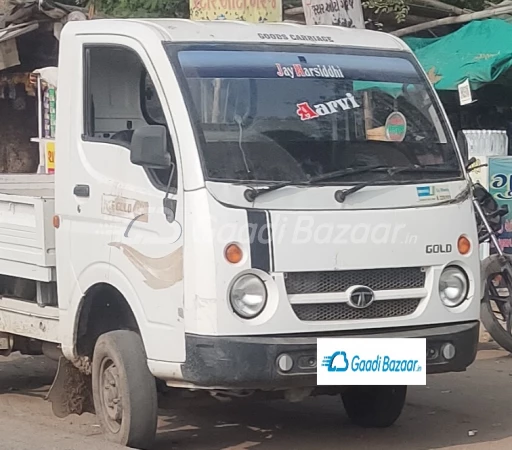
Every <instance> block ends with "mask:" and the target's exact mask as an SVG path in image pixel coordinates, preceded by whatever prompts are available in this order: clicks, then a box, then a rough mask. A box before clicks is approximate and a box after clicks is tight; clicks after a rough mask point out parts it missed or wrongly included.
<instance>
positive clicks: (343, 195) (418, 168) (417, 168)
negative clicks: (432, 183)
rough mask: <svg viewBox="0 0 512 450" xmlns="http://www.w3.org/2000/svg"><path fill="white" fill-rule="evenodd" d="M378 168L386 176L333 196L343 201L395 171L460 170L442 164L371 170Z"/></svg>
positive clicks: (436, 171) (387, 177) (442, 171)
mask: <svg viewBox="0 0 512 450" xmlns="http://www.w3.org/2000/svg"><path fill="white" fill-rule="evenodd" d="M379 169H382V170H385V171H386V176H384V177H381V178H378V179H377V180H371V181H365V182H363V183H359V184H356V185H355V186H354V187H351V188H350V189H343V190H340V191H336V193H335V194H334V198H335V199H336V201H337V202H339V203H343V202H344V201H345V199H346V198H347V197H348V196H349V195H351V194H354V193H355V192H357V191H360V190H361V189H364V188H365V187H368V186H373V185H375V184H378V183H380V182H381V181H385V180H387V179H389V178H391V177H393V176H394V175H396V174H397V173H403V172H418V173H428V172H435V173H454V172H460V169H455V168H449V167H442V166H434V165H430V166H419V165H411V166H390V167H379V168H376V169H374V170H373V171H377V170H379Z"/></svg>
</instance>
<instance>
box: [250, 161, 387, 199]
mask: <svg viewBox="0 0 512 450" xmlns="http://www.w3.org/2000/svg"><path fill="white" fill-rule="evenodd" d="M386 167H387V166H382V165H379V166H366V167H360V168H349V169H342V170H336V171H334V172H329V173H324V174H322V175H318V176H316V177H312V178H310V179H309V180H307V181H299V182H293V181H282V182H280V183H276V184H273V185H272V186H269V187H266V188H249V189H247V190H246V191H245V192H244V197H245V199H246V200H247V201H248V202H251V203H252V202H253V201H254V200H256V199H257V198H258V197H259V196H260V195H263V194H267V193H268V192H272V191H276V190H278V189H281V188H283V187H286V186H291V185H294V186H309V185H312V184H315V183H318V182H321V181H326V180H331V179H333V178H338V177H344V176H348V175H355V174H359V173H366V172H372V171H374V170H377V169H384V168H386Z"/></svg>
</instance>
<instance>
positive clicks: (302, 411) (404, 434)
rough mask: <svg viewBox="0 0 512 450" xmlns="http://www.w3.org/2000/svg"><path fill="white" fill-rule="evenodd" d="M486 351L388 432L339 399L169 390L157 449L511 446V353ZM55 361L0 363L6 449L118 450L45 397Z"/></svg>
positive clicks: (413, 397) (422, 392)
mask: <svg viewBox="0 0 512 450" xmlns="http://www.w3.org/2000/svg"><path fill="white" fill-rule="evenodd" d="M481 348H482V349H481V351H480V353H479V355H478V360H477V361H476V362H475V364H474V365H473V366H472V367H471V368H470V369H469V370H468V371H467V372H465V373H459V374H447V375H436V376H431V377H429V378H428V385H427V386H422V387H414V388H411V389H410V392H409V396H408V402H407V406H406V408H405V410H404V413H403V415H402V416H401V418H400V419H399V420H398V422H397V423H396V424H395V426H393V427H391V428H389V429H386V430H362V429H360V428H357V427H355V426H353V425H351V424H350V423H349V422H348V419H347V417H346V415H345V413H344V411H343V408H342V405H341V402H340V400H339V399H338V398H325V397H319V398H315V399H310V400H308V401H305V402H303V403H298V404H291V403H285V402H258V403H254V402H250V403H247V402H230V403H227V404H225V403H221V402H219V401H218V400H216V399H213V398H211V397H209V396H208V397H207V396H203V395H199V396H197V394H193V393H190V394H184V393H182V392H181V391H180V392H179V393H177V392H173V393H170V394H166V395H165V396H163V397H162V398H161V401H160V404H161V405H160V406H161V411H160V424H159V435H158V440H157V446H156V449H155V450H175V449H176V450H244V449H249V448H250V449H255V450H256V449H258V450H260V449H261V450H282V449H287V450H302V449H308V450H309V449H311V450H316V449H319V448H321V449H327V450H330V449H333V450H334V449H338V448H340V446H342V447H343V448H344V449H357V450H365V449H382V450H391V449H393V450H400V449H401V450H427V449H458V450H462V449H467V450H484V449H486V450H487V449H502V450H505V449H507V450H509V449H511V448H512V414H511V412H512V389H511V388H510V386H511V384H512V357H511V356H509V355H508V354H507V353H505V352H503V351H501V350H499V349H497V347H496V346H495V345H494V344H492V343H482V344H481ZM55 367H56V366H55V364H54V363H53V362H51V361H49V360H47V359H45V358H39V357H37V358H35V357H21V356H19V355H13V356H11V357H10V358H9V359H3V360H0V434H1V439H0V449H2V450H3V449H5V450H25V449H26V450H29V449H30V450H32V449H34V448H37V449H38V450H39V449H41V450H46V449H48V450H81V449H84V450H95V449H98V450H99V449H101V450H113V449H114V448H117V449H118V448H119V447H115V446H110V445H108V444H106V443H103V442H101V440H100V438H101V436H100V430H99V427H98V425H97V424H96V421H95V418H94V416H92V415H83V416H80V417H78V416H72V417H68V418H66V419H57V418H55V417H54V416H53V415H52V412H51V405H50V404H49V403H47V402H45V401H44V397H45V395H46V393H47V390H48V385H49V384H50V383H51V381H52V377H53V375H54V372H55ZM35 439H36V441H35ZM35 442H37V444H36V445H35Z"/></svg>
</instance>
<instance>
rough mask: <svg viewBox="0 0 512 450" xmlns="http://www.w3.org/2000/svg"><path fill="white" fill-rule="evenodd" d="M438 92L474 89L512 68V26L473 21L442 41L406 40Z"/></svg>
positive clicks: (441, 39)
mask: <svg viewBox="0 0 512 450" xmlns="http://www.w3.org/2000/svg"><path fill="white" fill-rule="evenodd" d="M403 40H404V41H405V42H406V43H407V45H409V47H411V49H412V51H413V52H414V54H415V55H416V57H417V58H418V60H419V61H420V63H421V65H422V66H423V69H424V70H425V72H427V74H428V75H429V78H430V81H431V82H432V83H433V84H434V87H435V88H436V89H437V90H445V91H446V90H457V86H458V85H459V84H460V83H462V82H463V81H465V80H466V79H467V78H469V82H470V85H471V89H473V90H474V89H478V88H480V87H482V86H483V85H485V84H487V83H491V82H493V81H496V80H497V79H498V78H499V77H500V75H502V74H504V73H505V72H506V71H507V70H508V69H510V67H512V24H510V23H508V22H505V21H504V20H500V19H487V20H482V21H475V22H470V23H468V24H467V25H465V26H463V27H462V28H460V29H459V30H458V31H456V32H454V33H451V34H449V35H446V36H443V37H441V38H435V39H428V38H412V37H411V38H404V39H403Z"/></svg>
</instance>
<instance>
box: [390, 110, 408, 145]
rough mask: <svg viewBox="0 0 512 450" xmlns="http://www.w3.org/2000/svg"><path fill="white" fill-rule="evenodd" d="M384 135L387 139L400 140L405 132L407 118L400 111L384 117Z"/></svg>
mask: <svg viewBox="0 0 512 450" xmlns="http://www.w3.org/2000/svg"><path fill="white" fill-rule="evenodd" d="M385 128H386V137H387V139H388V140H389V141H393V142H402V141H403V140H404V138H405V133H407V120H406V119H405V116H404V115H403V114H402V113H399V112H392V113H391V114H390V115H389V116H388V118H387V119H386V127H385Z"/></svg>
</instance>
